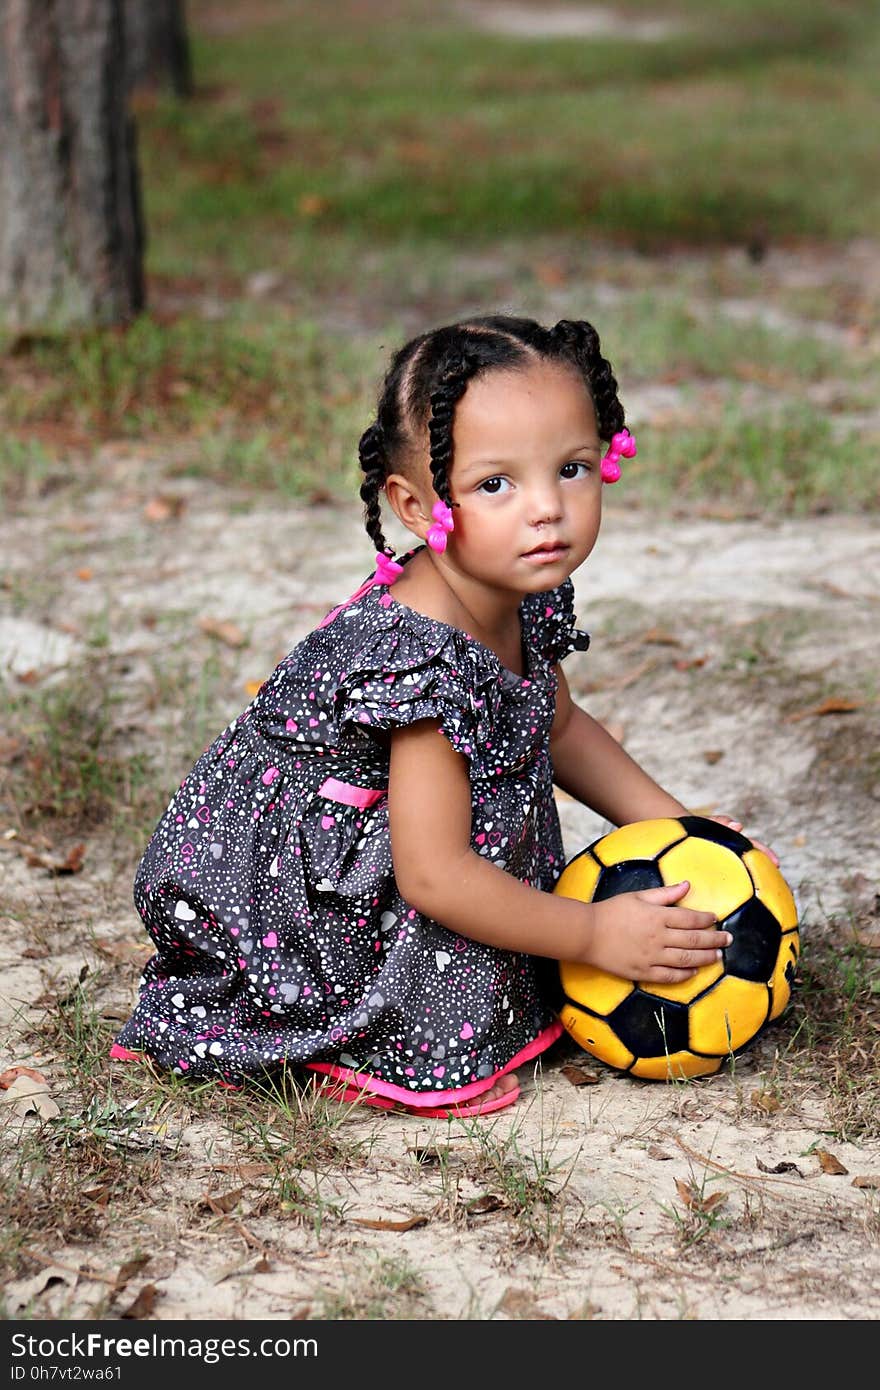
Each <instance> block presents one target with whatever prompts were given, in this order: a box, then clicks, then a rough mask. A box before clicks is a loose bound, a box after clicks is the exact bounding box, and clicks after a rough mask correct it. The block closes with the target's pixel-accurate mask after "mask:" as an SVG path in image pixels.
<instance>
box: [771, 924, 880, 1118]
mask: <svg viewBox="0 0 880 1390" xmlns="http://www.w3.org/2000/svg"><path fill="white" fill-rule="evenodd" d="M867 925H868V926H870V922H868V923H867ZM858 926H859V917H858V914H856V915H855V916H854V919H853V921H852V922H850V923H843V922H832V923H831V924H830V926H829V929H828V930H827V931H823V932H821V933H816V934H815V935H813V934H810V935H808V936H807V938H806V940H805V941H804V943H803V947H802V953H801V960H800V964H799V967H798V980H797V985H796V988H795V990H794V991H793V994H792V999H791V1003H790V1005H789V1010H788V1013H787V1017H786V1027H787V1031H788V1035H789V1039H790V1040H789V1042H788V1044H787V1046H786V1047H785V1050H784V1052H782V1054H781V1056H780V1059H779V1063H778V1067H779V1073H780V1078H781V1085H782V1088H783V1089H784V1090H787V1089H788V1086H787V1084H786V1080H785V1078H786V1077H790V1078H791V1079H792V1080H794V1081H795V1082H796V1081H798V1080H799V1079H803V1078H808V1079H809V1080H810V1081H815V1079H816V1078H817V1077H819V1078H821V1082H822V1089H823V1092H825V1093H826V1094H827V1108H828V1114H829V1119H830V1122H831V1126H832V1132H833V1136H834V1137H835V1138H837V1139H839V1140H841V1141H843V1142H853V1143H858V1142H863V1141H865V1140H876V1139H877V1138H878V1137H880V956H878V953H877V951H876V950H873V951H872V950H871V949H869V948H868V947H867V946H865V945H863V944H862V943H861V942H860V941H859V939H858ZM854 927H855V929H856V930H855V932H854V931H853V928H854Z"/></svg>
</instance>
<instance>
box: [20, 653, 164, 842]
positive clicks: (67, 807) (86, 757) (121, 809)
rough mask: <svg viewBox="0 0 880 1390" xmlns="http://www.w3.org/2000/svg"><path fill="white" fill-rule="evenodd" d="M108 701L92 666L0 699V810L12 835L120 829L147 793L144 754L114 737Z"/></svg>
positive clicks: (109, 689) (108, 688)
mask: <svg viewBox="0 0 880 1390" xmlns="http://www.w3.org/2000/svg"><path fill="white" fill-rule="evenodd" d="M115 698H116V696H115V692H114V691H113V686H112V682H111V681H110V680H109V679H107V678H106V675H105V674H102V672H101V671H100V669H99V665H98V663H96V662H95V661H92V662H86V663H83V664H82V665H81V666H78V667H77V666H74V667H70V668H68V669H67V670H66V671H65V672H64V674H63V677H61V678H56V679H54V680H51V681H49V682H47V683H46V684H45V685H44V686H42V687H40V686H33V687H28V686H24V687H21V689H20V690H16V691H14V692H13V693H12V695H11V696H10V697H8V698H7V700H6V704H5V711H4V718H3V722H2V725H0V729H2V732H3V736H4V738H5V739H6V740H7V746H6V756H5V758H4V761H3V762H2V763H0V806H3V808H4V809H5V812H6V814H7V815H8V816H10V817H11V818H12V821H13V823H14V824H15V826H16V827H17V828H18V829H19V830H22V831H27V830H29V829H32V828H34V827H35V826H37V827H39V826H43V825H45V824H46V823H49V822H51V823H54V824H55V825H56V826H57V828H58V829H59V830H60V831H62V832H64V831H66V830H69V829H71V828H73V827H75V828H76V829H77V831H78V832H79V831H87V830H89V829H92V828H94V827H95V826H97V825H100V824H107V823H109V822H111V821H112V820H114V819H116V820H119V821H123V822H124V820H125V818H126V816H129V815H131V814H132V813H133V812H134V811H135V810H136V808H137V806H138V805H139V803H140V801H141V799H142V798H144V797H146V796H148V795H149V794H150V788H149V763H148V759H147V757H146V755H145V754H143V753H137V752H132V750H131V748H130V747H127V746H125V744H124V740H120V739H118V738H117V737H116V736H115V734H114V727H113V719H114V703H115Z"/></svg>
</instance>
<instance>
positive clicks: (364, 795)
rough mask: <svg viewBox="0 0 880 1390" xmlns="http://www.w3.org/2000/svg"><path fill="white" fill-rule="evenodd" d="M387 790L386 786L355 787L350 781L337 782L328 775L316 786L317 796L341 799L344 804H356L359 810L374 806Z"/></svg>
mask: <svg viewBox="0 0 880 1390" xmlns="http://www.w3.org/2000/svg"><path fill="white" fill-rule="evenodd" d="M387 791H388V788H387V787H375V788H374V787H355V786H353V785H352V783H351V782H338V781H337V780H336V778H335V777H328V778H326V780H325V781H323V782H322V783H321V785H320V787H319V788H318V796H325V797H326V798H327V800H328V801H341V802H342V804H343V805H344V806H357V807H358V809H359V810H361V811H365V810H366V809H367V807H368V806H374V805H375V804H376V802H377V801H381V800H382V797H383V796H385V795H386V793H387Z"/></svg>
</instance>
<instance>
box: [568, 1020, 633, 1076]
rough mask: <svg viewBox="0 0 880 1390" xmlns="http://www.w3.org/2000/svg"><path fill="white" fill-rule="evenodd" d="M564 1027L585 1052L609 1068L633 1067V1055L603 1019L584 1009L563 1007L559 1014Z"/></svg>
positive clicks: (625, 1068) (621, 1069)
mask: <svg viewBox="0 0 880 1390" xmlns="http://www.w3.org/2000/svg"><path fill="white" fill-rule="evenodd" d="M559 1017H560V1020H561V1021H562V1025H563V1027H564V1028H565V1029H566V1030H567V1032H568V1033H569V1034H570V1035H571V1037H573V1038H574V1040H575V1042H576V1043H578V1044H579V1045H580V1046H581V1047H582V1048H583V1049H584V1051H585V1052H591V1053H592V1054H593V1056H594V1057H598V1058H599V1060H600V1062H607V1064H608V1066H609V1067H616V1068H617V1069H618V1071H626V1070H627V1068H628V1067H630V1066H631V1065H632V1062H633V1054H632V1053H631V1052H630V1051H629V1050H628V1049H627V1048H626V1047H624V1045H623V1043H622V1042H621V1041H620V1038H619V1037H618V1036H617V1034H616V1033H615V1032H614V1030H613V1029H612V1028H610V1027H609V1026H608V1024H607V1023H606V1022H605V1021H604V1019H601V1018H593V1016H592V1014H586V1013H584V1012H583V1010H582V1009H576V1008H574V1007H573V1005H571V1004H565V1005H563V1007H562V1009H561V1010H560V1013H559Z"/></svg>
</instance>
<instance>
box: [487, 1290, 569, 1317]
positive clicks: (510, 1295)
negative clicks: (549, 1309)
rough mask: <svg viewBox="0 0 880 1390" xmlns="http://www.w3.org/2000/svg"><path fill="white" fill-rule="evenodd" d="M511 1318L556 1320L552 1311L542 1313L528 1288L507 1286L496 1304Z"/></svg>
mask: <svg viewBox="0 0 880 1390" xmlns="http://www.w3.org/2000/svg"><path fill="white" fill-rule="evenodd" d="M498 1307H499V1308H503V1309H504V1311H505V1313H508V1314H509V1315H510V1316H511V1317H512V1318H523V1319H526V1318H528V1319H529V1320H531V1319H536V1318H541V1319H544V1320H547V1321H553V1322H555V1321H557V1319H556V1318H555V1317H554V1315H553V1314H552V1313H542V1312H541V1309H540V1308H539V1306H538V1301H537V1299H536V1298H535V1295H534V1294H533V1293H532V1292H531V1290H530V1289H514V1288H508V1289H505V1290H504V1293H503V1294H502V1295H501V1299H500V1301H499V1304H498Z"/></svg>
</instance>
